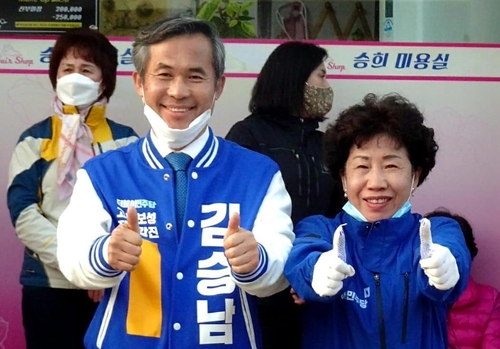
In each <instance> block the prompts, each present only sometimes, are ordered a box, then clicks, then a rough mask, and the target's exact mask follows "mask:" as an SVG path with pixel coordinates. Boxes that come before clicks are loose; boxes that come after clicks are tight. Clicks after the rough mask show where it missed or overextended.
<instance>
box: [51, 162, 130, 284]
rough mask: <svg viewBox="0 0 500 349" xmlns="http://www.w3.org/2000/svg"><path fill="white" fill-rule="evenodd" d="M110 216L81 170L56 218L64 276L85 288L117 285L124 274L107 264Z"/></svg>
mask: <svg viewBox="0 0 500 349" xmlns="http://www.w3.org/2000/svg"><path fill="white" fill-rule="evenodd" d="M110 227H111V216H110V215H109V214H108V212H107V211H106V210H105V209H104V208H103V206H102V203H101V200H100V199H99V196H98V195H97V193H96V191H95V189H94V187H93V185H92V182H91V180H90V178H89V176H88V174H87V172H86V171H85V170H84V169H80V170H78V172H77V181H76V184H75V187H74V189H73V195H72V196H71V200H70V203H69V205H68V207H67V208H66V210H65V211H64V212H63V214H62V215H61V217H60V218H59V225H58V228H57V239H58V248H57V258H58V260H59V266H60V269H61V271H62V273H63V274H64V276H65V277H66V278H67V279H68V280H69V281H71V282H72V283H73V284H75V285H77V286H78V287H81V288H85V289H102V288H110V287H113V286H115V285H116V284H118V283H119V282H120V280H121V277H122V274H123V273H124V272H122V271H117V270H114V269H113V268H112V267H111V266H110V265H109V263H108V244H109V238H110V236H111V234H110Z"/></svg>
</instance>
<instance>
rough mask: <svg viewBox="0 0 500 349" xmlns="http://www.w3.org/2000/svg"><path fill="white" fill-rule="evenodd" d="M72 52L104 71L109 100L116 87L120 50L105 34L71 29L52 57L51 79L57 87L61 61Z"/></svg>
mask: <svg viewBox="0 0 500 349" xmlns="http://www.w3.org/2000/svg"><path fill="white" fill-rule="evenodd" d="M70 52H73V53H74V55H75V57H80V58H82V59H84V60H86V61H89V62H92V63H94V64H95V65H96V66H98V67H99V68H100V69H101V71H102V85H103V86H104V90H103V96H105V97H106V98H107V99H109V98H110V97H111V96H112V95H113V92H114V91H115V87H116V69H117V67H118V50H117V49H116V48H115V47H114V46H113V45H112V44H111V43H110V42H109V40H108V39H107V38H106V36H104V35H103V34H101V33H99V32H98V31H97V30H94V29H90V28H78V29H70V30H68V31H67V32H65V33H63V34H61V36H59V38H58V39H57V41H56V43H55V45H54V48H53V49H52V53H51V55H50V64H49V78H50V82H51V83H52V87H53V88H54V89H55V88H56V85H57V70H58V69H59V64H60V63H61V60H62V59H63V58H64V57H65V56H66V55H67V54H68V53H70Z"/></svg>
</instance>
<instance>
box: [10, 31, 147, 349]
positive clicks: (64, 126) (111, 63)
mask: <svg viewBox="0 0 500 349" xmlns="http://www.w3.org/2000/svg"><path fill="white" fill-rule="evenodd" d="M117 66H118V57H117V50H116V48H115V47H113V45H111V43H110V42H109V41H108V40H107V39H106V37H105V36H104V35H102V34H101V33H99V32H97V31H95V30H91V29H75V30H70V31H68V32H66V33H64V34H62V35H61V36H60V37H59V38H58V39H57V41H56V43H55V46H54V48H53V50H52V55H51V60H50V67H49V77H50V81H51V83H52V86H53V88H54V90H55V92H56V97H55V98H54V100H53V101H52V105H53V108H54V115H53V116H51V117H48V118H46V119H44V120H43V121H41V122H39V123H37V124H35V125H33V126H31V127H30V128H28V129H27V130H26V131H25V132H24V133H23V134H22V135H21V137H20V138H19V141H18V143H17V145H16V148H15V150H14V154H13V156H12V159H11V162H10V167H9V189H8V194H7V203H8V207H9V210H10V215H11V219H12V223H13V225H14V227H15V229H16V233H17V236H18V237H19V239H20V240H21V242H22V243H23V244H24V245H25V255H24V263H23V268H22V271H21V278H20V279H21V284H22V285H23V291H22V292H23V295H22V313H23V325H24V329H25V337H26V345H27V346H26V347H27V348H28V349H33V348H83V336H84V333H85V331H86V329H87V327H88V324H89V322H90V320H91V319H92V316H93V314H94V311H95V308H96V303H95V302H96V301H98V300H99V299H100V295H101V291H99V290H95V291H85V290H79V289H77V287H76V286H74V285H72V284H71V283H70V282H69V281H68V280H67V279H66V278H65V277H64V276H63V274H62V273H61V272H60V270H59V265H58V262H57V258H56V249H57V243H56V229H57V224H58V220H59V216H60V214H61V213H62V211H63V210H64V209H65V208H66V206H67V205H68V203H69V197H70V196H71V193H72V191H73V185H74V183H75V180H76V171H77V170H78V169H79V168H80V167H81V166H82V165H83V164H84V163H85V162H86V161H87V160H88V159H90V158H92V157H94V156H96V155H98V154H101V153H103V152H105V151H108V150H111V149H116V148H118V147H121V146H124V145H126V144H129V143H132V142H134V141H135V140H136V139H137V135H136V133H135V132H134V131H133V130H132V129H131V128H130V127H128V126H124V125H121V124H118V123H116V122H113V121H111V120H109V119H107V118H106V116H105V111H106V105H107V103H108V100H109V98H110V97H111V95H112V94H113V92H114V89H115V84H116V68H117Z"/></svg>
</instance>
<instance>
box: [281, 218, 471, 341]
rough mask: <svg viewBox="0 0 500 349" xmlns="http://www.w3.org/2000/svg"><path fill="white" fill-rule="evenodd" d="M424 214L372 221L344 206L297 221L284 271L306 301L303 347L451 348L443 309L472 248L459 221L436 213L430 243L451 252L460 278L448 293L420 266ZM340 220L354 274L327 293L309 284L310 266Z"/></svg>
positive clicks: (455, 292)
mask: <svg viewBox="0 0 500 349" xmlns="http://www.w3.org/2000/svg"><path fill="white" fill-rule="evenodd" d="M421 218H422V217H421V216H420V215H418V214H411V213H409V212H408V213H406V214H405V215H403V216H402V217H401V218H392V219H384V220H380V221H377V222H373V223H367V222H359V221H357V220H355V219H354V218H352V217H351V216H349V215H348V214H347V213H345V212H341V213H339V214H338V215H337V217H336V218H334V219H328V218H326V217H323V216H313V217H309V218H306V219H304V220H303V221H301V222H300V223H299V224H298V226H297V228H296V229H295V234H296V237H297V238H296V240H295V242H294V246H293V248H292V251H291V253H290V256H289V259H288V261H287V263H286V266H285V275H286V277H287V279H288V280H289V282H290V284H291V286H292V287H293V289H294V290H295V291H296V292H297V294H298V295H299V296H300V297H301V298H303V299H304V300H305V301H306V304H305V319H304V321H305V328H304V332H303V333H304V336H303V348H304V349H326V348H328V349H361V348H362V349H371V348H373V349H383V348H387V349H397V348H412V349H417V348H422V349H445V348H446V342H447V335H446V310H447V307H448V306H450V304H451V303H453V302H454V301H455V300H457V299H458V297H459V296H460V294H461V293H462V292H463V291H464V289H465V287H466V285H467V279H468V276H469V272H470V263H471V261H470V254H469V251H468V250H467V247H466V245H465V241H464V239H463V235H462V232H461V230H460V227H459V225H458V224H457V223H456V222H455V221H454V220H451V219H449V218H442V217H436V218H431V219H430V220H431V232H432V237H433V242H434V243H437V244H440V245H443V246H446V247H448V248H449V249H450V251H451V252H452V253H453V255H454V257H455V258H456V261H457V264H458V269H459V273H460V280H459V281H458V284H457V285H456V286H455V287H454V288H452V289H450V290H448V291H440V290H437V289H436V288H434V287H433V286H430V285H429V283H428V278H427V276H426V275H425V274H424V272H423V270H422V269H421V268H420V265H419V260H420V236H419V220H420V219H421ZM343 223H346V225H345V226H344V233H345V242H346V252H347V263H348V264H351V265H352V266H353V267H354V269H355V271H356V274H355V275H354V276H353V277H350V278H347V279H346V280H344V283H343V288H342V289H341V290H340V291H339V292H338V293H337V294H336V295H335V296H332V297H323V298H322V297H320V296H318V295H317V294H316V293H315V292H314V290H313V289H312V287H311V282H312V276H313V269H314V266H315V264H316V262H317V260H318V258H319V256H320V254H321V253H322V252H325V251H328V250H331V249H332V241H333V233H334V231H335V229H336V228H337V227H338V226H339V225H340V224H343Z"/></svg>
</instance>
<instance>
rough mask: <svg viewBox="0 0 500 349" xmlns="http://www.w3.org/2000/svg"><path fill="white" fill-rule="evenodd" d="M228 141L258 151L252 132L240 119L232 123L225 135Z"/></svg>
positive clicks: (257, 144)
mask: <svg viewBox="0 0 500 349" xmlns="http://www.w3.org/2000/svg"><path fill="white" fill-rule="evenodd" d="M225 138H226V139H227V140H228V141H232V142H235V143H237V144H239V145H241V146H242V147H245V148H247V149H250V150H254V151H259V143H258V141H257V140H256V139H255V137H254V135H253V134H252V132H251V131H250V130H249V129H248V128H247V127H246V126H245V123H244V122H242V121H239V122H237V123H236V124H234V125H233V126H232V127H231V129H230V130H229V132H228V133H227V135H226V137H225Z"/></svg>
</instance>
